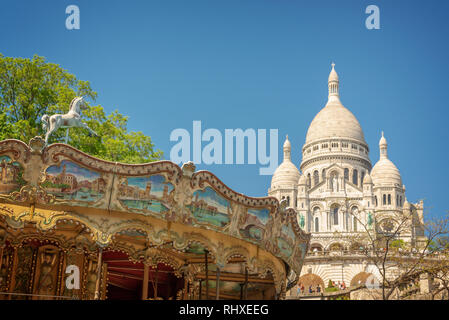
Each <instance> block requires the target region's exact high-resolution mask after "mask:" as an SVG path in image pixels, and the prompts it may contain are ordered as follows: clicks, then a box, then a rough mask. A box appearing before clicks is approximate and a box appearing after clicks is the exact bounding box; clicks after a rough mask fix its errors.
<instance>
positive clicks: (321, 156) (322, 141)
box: [301, 64, 371, 172]
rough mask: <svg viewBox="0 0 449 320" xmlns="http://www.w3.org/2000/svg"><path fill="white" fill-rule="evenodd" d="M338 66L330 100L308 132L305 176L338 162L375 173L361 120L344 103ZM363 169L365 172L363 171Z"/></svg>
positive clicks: (331, 76)
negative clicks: (355, 164)
mask: <svg viewBox="0 0 449 320" xmlns="http://www.w3.org/2000/svg"><path fill="white" fill-rule="evenodd" d="M334 67H335V64H332V70H331V72H330V74H329V78H328V89H329V96H328V100H327V103H326V105H325V107H324V108H323V109H321V111H320V112H318V114H317V115H316V116H315V118H314V119H313V120H312V122H311V123H310V126H309V129H308V130H307V135H306V141H305V144H304V146H303V148H302V162H301V170H302V171H303V172H305V171H307V169H309V168H310V165H315V164H317V161H322V160H324V161H327V160H328V159H334V160H337V161H340V160H342V159H344V160H343V161H346V162H347V163H348V164H349V163H351V165H352V164H353V160H354V161H357V162H358V163H360V164H361V166H362V168H363V169H365V170H370V169H371V161H370V159H369V147H368V145H367V143H366V141H365V136H364V134H363V130H362V127H361V126H360V123H359V121H358V120H357V118H356V117H355V116H354V115H353V114H352V112H351V111H349V110H348V109H347V108H345V107H344V106H343V104H342V103H341V101H340V93H339V84H340V80H339V78H338V74H337V72H336V71H335V68H334ZM359 169H361V168H359Z"/></svg>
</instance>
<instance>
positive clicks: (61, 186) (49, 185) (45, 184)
mask: <svg viewBox="0 0 449 320" xmlns="http://www.w3.org/2000/svg"><path fill="white" fill-rule="evenodd" d="M41 186H42V187H44V188H56V189H68V188H70V186H69V185H68V184H65V183H52V182H50V181H48V180H47V181H45V182H43V183H42V184H41Z"/></svg>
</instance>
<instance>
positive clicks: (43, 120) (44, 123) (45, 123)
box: [41, 114, 50, 132]
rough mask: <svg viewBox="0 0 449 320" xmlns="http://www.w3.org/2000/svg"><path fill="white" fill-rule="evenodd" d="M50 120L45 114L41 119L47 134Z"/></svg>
mask: <svg viewBox="0 0 449 320" xmlns="http://www.w3.org/2000/svg"><path fill="white" fill-rule="evenodd" d="M49 119H50V117H49V116H48V115H46V114H44V115H43V116H42V119H41V120H42V128H43V129H44V131H45V132H47V131H48V126H49V124H50V123H49Z"/></svg>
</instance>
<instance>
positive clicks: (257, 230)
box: [240, 209, 270, 241]
mask: <svg viewBox="0 0 449 320" xmlns="http://www.w3.org/2000/svg"><path fill="white" fill-rule="evenodd" d="M269 217H270V210H269V209H248V212H247V214H246V219H245V222H244V223H243V225H242V227H241V228H240V234H241V235H242V237H244V238H246V239H250V240H255V241H261V240H262V239H263V237H264V233H265V225H266V224H267V222H268V218H269Z"/></svg>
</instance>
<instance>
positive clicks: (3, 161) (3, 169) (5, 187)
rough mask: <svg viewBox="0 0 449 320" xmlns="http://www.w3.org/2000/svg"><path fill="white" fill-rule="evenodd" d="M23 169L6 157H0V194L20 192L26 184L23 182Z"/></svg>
mask: <svg viewBox="0 0 449 320" xmlns="http://www.w3.org/2000/svg"><path fill="white" fill-rule="evenodd" d="M22 176H23V168H22V166H21V165H20V164H19V163H18V162H15V161H12V160H11V158H10V157H8V156H0V194H9V193H11V192H13V191H18V190H20V188H21V187H23V186H24V185H25V184H26V181H25V180H23V177H22Z"/></svg>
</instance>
